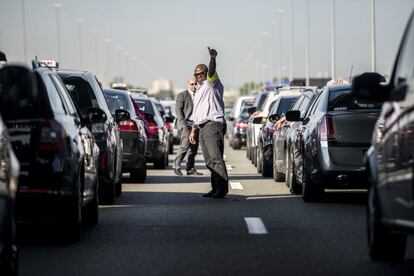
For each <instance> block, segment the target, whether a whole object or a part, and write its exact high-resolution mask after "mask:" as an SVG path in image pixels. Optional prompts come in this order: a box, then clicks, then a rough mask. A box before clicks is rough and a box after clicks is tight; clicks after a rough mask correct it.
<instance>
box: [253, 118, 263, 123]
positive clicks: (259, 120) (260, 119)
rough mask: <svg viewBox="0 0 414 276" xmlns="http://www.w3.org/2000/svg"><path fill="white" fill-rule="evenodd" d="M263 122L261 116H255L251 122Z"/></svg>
mask: <svg viewBox="0 0 414 276" xmlns="http://www.w3.org/2000/svg"><path fill="white" fill-rule="evenodd" d="M262 122H263V117H256V118H254V119H253V124H261V123H262Z"/></svg>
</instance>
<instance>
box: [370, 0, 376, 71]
mask: <svg viewBox="0 0 414 276" xmlns="http://www.w3.org/2000/svg"><path fill="white" fill-rule="evenodd" d="M376 52H377V45H376V34H375V0H371V70H372V72H376V71H377V53H376Z"/></svg>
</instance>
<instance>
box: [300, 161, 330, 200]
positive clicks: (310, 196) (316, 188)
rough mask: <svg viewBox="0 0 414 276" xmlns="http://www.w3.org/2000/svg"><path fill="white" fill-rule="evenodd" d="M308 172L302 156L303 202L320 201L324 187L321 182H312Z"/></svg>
mask: <svg viewBox="0 0 414 276" xmlns="http://www.w3.org/2000/svg"><path fill="white" fill-rule="evenodd" d="M309 173H310V172H309V170H308V169H307V168H306V160H305V158H303V171H302V174H303V182H302V199H303V201H305V202H317V201H321V200H322V199H323V196H324V194H325V188H324V186H323V185H322V184H321V183H315V182H313V181H312V179H311V177H310V175H309Z"/></svg>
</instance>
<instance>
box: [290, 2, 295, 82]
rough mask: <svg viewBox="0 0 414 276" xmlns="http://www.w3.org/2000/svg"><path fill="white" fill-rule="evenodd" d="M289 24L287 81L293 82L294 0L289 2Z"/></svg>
mask: <svg viewBox="0 0 414 276" xmlns="http://www.w3.org/2000/svg"><path fill="white" fill-rule="evenodd" d="M290 17H291V23H290V55H289V80H290V81H293V75H294V62H295V61H294V49H295V0H292V1H291V15H290Z"/></svg>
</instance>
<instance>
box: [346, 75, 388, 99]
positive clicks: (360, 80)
mask: <svg viewBox="0 0 414 276" xmlns="http://www.w3.org/2000/svg"><path fill="white" fill-rule="evenodd" d="M385 81H386V80H385V78H384V77H383V76H382V75H380V74H378V73H374V72H367V73H363V74H361V75H359V76H357V77H355V78H354V79H353V80H352V90H351V93H352V96H353V97H355V98H356V99H358V100H369V101H373V102H377V103H381V102H386V101H387V100H389V98H390V88H389V86H388V85H385Z"/></svg>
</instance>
